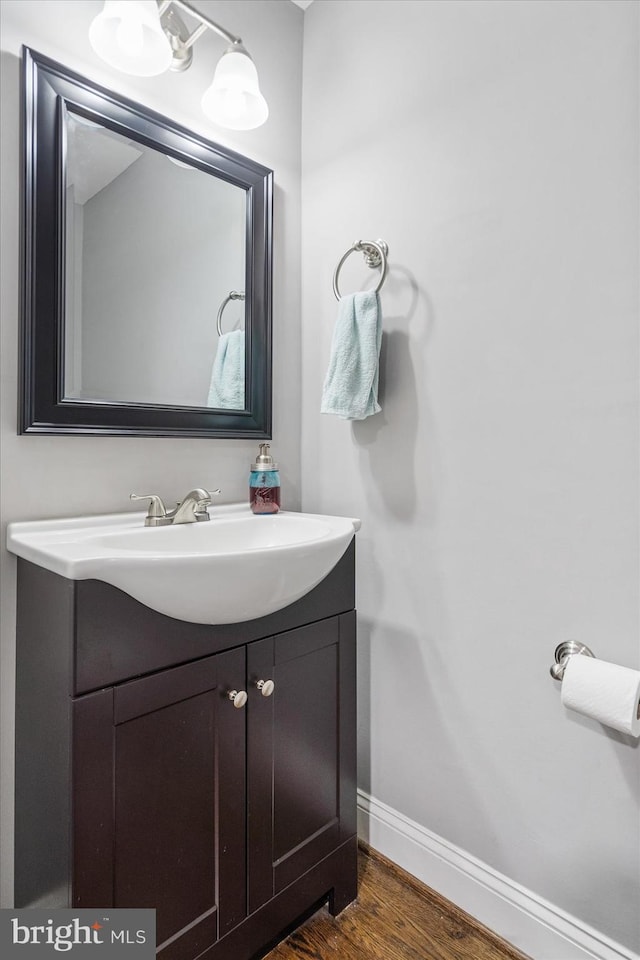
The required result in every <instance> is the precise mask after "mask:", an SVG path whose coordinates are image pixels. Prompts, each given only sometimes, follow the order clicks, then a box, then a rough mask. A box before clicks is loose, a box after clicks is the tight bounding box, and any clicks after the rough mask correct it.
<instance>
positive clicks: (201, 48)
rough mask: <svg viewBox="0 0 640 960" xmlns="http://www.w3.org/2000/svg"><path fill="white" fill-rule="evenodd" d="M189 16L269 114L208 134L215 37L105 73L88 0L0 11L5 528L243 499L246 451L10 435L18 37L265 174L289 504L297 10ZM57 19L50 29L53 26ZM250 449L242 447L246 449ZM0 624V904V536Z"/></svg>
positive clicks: (4, 829)
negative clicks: (129, 70)
mask: <svg viewBox="0 0 640 960" xmlns="http://www.w3.org/2000/svg"><path fill="white" fill-rule="evenodd" d="M199 7H200V9H201V10H202V11H203V13H208V15H209V16H210V17H211V18H212V19H214V20H217V21H219V22H220V23H222V24H223V25H224V26H225V27H227V29H229V30H231V31H233V32H235V33H238V34H240V35H241V36H242V37H243V39H244V40H245V43H246V45H247V49H248V50H249V51H250V52H251V55H252V56H253V58H254V60H255V61H256V64H257V66H258V70H259V74H260V80H261V85H262V88H263V92H264V95H265V97H266V99H267V102H268V103H269V105H270V108H271V115H270V118H269V123H268V124H267V125H265V126H263V127H261V128H259V129H258V130H255V131H250V132H246V133H237V134H234V133H231V132H230V131H223V130H221V129H216V128H214V127H213V126H212V125H211V124H209V123H208V121H207V120H206V118H205V117H204V116H203V114H202V113H201V111H200V96H201V94H202V91H203V90H204V89H205V88H206V87H207V86H208V85H209V84H210V82H211V79H212V76H213V70H214V67H215V63H216V62H217V60H218V59H219V57H220V56H221V54H222V52H223V50H224V43H223V41H222V40H220V38H217V37H215V36H214V35H210V36H209V35H208V36H207V37H203V38H202V39H200V40H199V41H198V43H197V45H196V49H195V54H194V64H193V66H192V67H191V69H190V70H189V71H187V72H186V73H184V74H166V75H163V76H161V77H154V78H149V79H143V78H134V77H125V76H124V75H123V74H116V73H114V72H113V71H110V70H109V69H108V68H107V67H106V65H104V64H102V63H101V61H99V60H98V58H97V57H96V56H95V55H94V54H93V51H92V50H91V47H90V45H89V41H88V38H87V31H88V27H89V24H90V22H91V20H92V19H93V17H94V16H95V15H96V14H97V13H98V12H99V11H100V10H101V9H102V3H101V2H98V0H71V2H59V0H46V2H44V0H43V2H40V0H31V2H29V3H24V2H22V0H5V2H3V3H2V5H1V6H0V13H1V16H2V21H1V27H2V35H1V44H2V75H1V80H2V83H1V96H2V103H1V108H2V110H1V119H2V137H1V138H0V149H1V162H2V168H1V171H0V172H1V178H0V179H1V188H2V192H1V217H2V237H1V240H2V243H1V245H0V246H1V253H2V294H1V296H2V301H1V303H0V308H1V309H0V318H1V319H0V322H1V324H2V326H1V330H0V337H1V339H0V347H1V351H0V352H1V355H2V360H1V363H2V368H1V374H2V376H1V381H2V385H1V391H2V392H1V404H2V409H1V414H0V417H1V420H0V429H1V433H0V439H1V448H0V452H1V457H2V462H1V464H0V469H1V473H2V484H1V487H0V497H1V500H0V514H1V516H2V524H3V529H4V526H5V525H6V523H7V522H9V521H11V520H17V519H25V520H26V519H30V518H36V517H53V516H69V515H73V514H78V513H80V514H82V513H105V512H109V511H118V510H123V509H124V510H126V509H128V508H129V506H130V504H129V500H128V497H129V493H130V492H131V491H135V492H137V493H148V492H157V493H159V494H161V495H162V496H164V497H166V498H167V500H168V501H169V502H171V501H173V500H176V499H179V498H180V496H181V495H183V494H184V493H185V491H186V490H188V489H189V488H190V487H192V486H194V485H196V486H205V487H206V486H214V487H215V486H220V487H221V488H222V491H223V495H224V500H225V501H233V500H244V499H245V498H246V497H247V489H248V472H249V465H250V463H251V461H252V459H253V456H254V454H255V452H256V449H257V448H256V445H255V444H254V443H249V442H245V441H240V440H235V441H234V440H229V441H226V440H225V441H221V440H204V439H201V440H197V439H195V440H190V439H189V440H172V439H153V438H148V439H134V438H122V439H120V438H117V437H106V438H104V437H103V438H96V439H92V438H90V437H40V436H17V435H16V424H17V412H16V398H17V369H18V367H17V356H18V298H19V286H18V273H19V243H18V224H19V196H20V190H19V99H18V91H19V75H20V73H19V62H18V56H19V51H20V46H21V44H23V43H24V44H27V45H29V46H32V47H33V48H34V49H35V50H38V51H39V52H41V53H44V54H46V55H48V56H51V57H53V58H54V59H56V60H58V61H60V62H61V63H64V64H66V65H67V66H69V67H71V68H72V69H75V70H77V71H78V72H80V73H82V74H84V75H85V76H88V77H91V78H92V79H94V80H96V81H98V82H99V83H102V84H103V85H105V86H109V87H111V88H112V89H115V90H117V91H119V92H120V93H122V94H124V95H125V96H128V97H130V98H132V99H134V100H137V101H138V102H141V103H144V104H147V105H148V106H149V107H151V108H152V109H154V110H157V111H158V112H159V113H162V114H164V115H166V116H170V117H173V118H174V119H175V120H177V121H178V122H179V123H182V124H183V125H185V126H187V127H191V128H192V129H194V130H197V131H198V132H199V133H202V134H204V135H205V136H208V137H209V138H210V139H212V140H214V141H216V142H218V143H223V144H226V145H227V146H229V147H231V148H232V149H234V150H236V151H238V152H240V153H244V154H246V155H248V156H250V157H252V158H253V159H255V160H257V161H258V162H259V163H263V164H264V165H265V166H268V167H271V168H272V169H274V170H275V212H274V216H275V223H276V230H275V251H274V264H275V266H274V295H273V306H274V382H275V384H276V388H275V395H274V431H273V449H274V453H275V454H276V455H277V458H278V461H279V463H280V469H281V477H282V485H283V502H284V503H285V504H286V505H287V506H289V507H293V508H296V507H298V506H299V503H300V494H299V437H300V419H299V410H300V402H299V397H300V361H299V357H300V136H301V133H300V98H299V91H300V87H301V82H302V77H301V70H302V24H303V14H302V11H301V10H299V9H298V8H296V7H295V6H294V5H293V4H292V3H290V2H289V0H247V2H243V3H234V2H233V0H215V2H214V0H211V2H208V0H199ZM62 25H64V29H63V28H62ZM254 448H256V449H254ZM0 562H1V564H2V604H1V607H2V614H1V620H0V629H1V631H2V638H1V642H0V669H1V687H0V692H1V703H0V718H1V721H2V734H1V740H0V764H1V781H0V783H1V787H0V842H1V847H2V855H1V860H2V873H1V878H0V879H1V903H2V905H3V906H5V905H7V906H8V905H10V904H11V902H12V875H13V869H12V835H13V773H12V759H13V704H14V679H13V673H14V656H15V561H14V558H13V557H11V556H10V555H9V554H7V553H6V551H5V550H4V533H3V535H2V551H1V553H0Z"/></svg>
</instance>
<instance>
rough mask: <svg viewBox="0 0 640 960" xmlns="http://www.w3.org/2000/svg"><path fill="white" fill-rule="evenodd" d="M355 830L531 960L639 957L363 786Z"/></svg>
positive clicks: (637, 959) (624, 959)
mask: <svg viewBox="0 0 640 960" xmlns="http://www.w3.org/2000/svg"><path fill="white" fill-rule="evenodd" d="M358 835H359V836H360V838H361V839H362V840H364V841H365V842H366V843H368V844H369V845H370V846H372V847H373V848H374V849H375V850H378V851H379V852H380V853H382V854H383V855H384V856H385V857H388V859H389V860H392V861H393V862H394V863H397V864H398V866H400V867H402V868H403V869H404V870H406V871H407V872H408V873H411V874H412V875H413V876H414V877H417V878H418V879H419V880H421V881H422V882H423V883H426V884H427V885H428V886H430V887H432V888H433V889H434V890H436V891H437V892H438V893H440V894H442V896H443V897H446V898H447V899H448V900H451V901H452V902H453V903H455V904H457V905H458V906H459V907H461V908H462V909H463V910H465V911H466V912H467V913H469V914H471V916H473V917H475V918H476V919H477V920H478V921H479V922H480V923H482V924H484V925H485V926H486V927H489V928H490V929H491V930H493V931H495V933H497V934H498V935H499V936H501V937H503V938H504V939H505V940H508V941H509V943H512V944H513V945H514V946H515V947H517V948H518V949H519V950H521V951H522V952H523V953H526V954H527V955H528V956H530V957H533V958H535V960H640V956H639V955H638V954H636V953H633V952H632V951H631V950H629V949H627V948H626V947H623V946H621V945H620V944H617V943H615V942H614V941H613V940H611V939H609V938H608V937H607V936H605V935H604V934H602V933H600V932H599V931H597V930H594V929H593V928H592V927H589V926H588V925H587V924H584V923H582V922H581V921H580V920H577V919H576V918H575V917H572V916H570V915H569V914H568V913H565V912H564V911H563V910H561V909H560V908H559V907H556V906H554V905H553V904H552V903H549V902H548V901H546V900H543V899H542V898H541V897H538V896H537V895H536V894H534V893H532V892H531V891H530V890H526V889H525V888H524V887H521V886H520V885H519V884H517V883H515V882H514V881H513V880H510V879H509V877H505V876H504V875H503V874H501V873H498V872H497V871H496V870H493V869H492V868H491V867H490V866H488V865H487V864H486V863H483V862H482V861H481V860H477V859H476V858H475V857H472V856H471V855H470V854H468V853H466V852H465V851H464V850H461V849H460V848H459V847H456V846H454V845H453V844H451V843H448V842H447V841H446V840H443V839H442V837H439V836H437V835H436V834H434V833H431V831H429V830H426V829H425V828H424V827H422V826H420V824H418V823H415V822H414V821H413V820H409V818H408V817H405V816H403V815H402V814H401V813H398V811H397V810H394V809H393V808H392V807H389V806H387V805H386V804H385V803H381V802H380V801H379V800H376V799H375V798H374V797H371V796H369V795H368V794H367V793H365V792H364V791H362V790H358Z"/></svg>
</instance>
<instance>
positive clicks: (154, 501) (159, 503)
mask: <svg viewBox="0 0 640 960" xmlns="http://www.w3.org/2000/svg"><path fill="white" fill-rule="evenodd" d="M129 499H130V500H150V501H151V503H150V504H149V512H148V513H147V520H148V519H149V517H166V515H167V509H166V507H165V505H164V503H163V500H162V497H159V496H158V495H157V494H156V493H145V494H144V495H143V496H141V497H139V496H138V494H137V493H131V494H130V495H129Z"/></svg>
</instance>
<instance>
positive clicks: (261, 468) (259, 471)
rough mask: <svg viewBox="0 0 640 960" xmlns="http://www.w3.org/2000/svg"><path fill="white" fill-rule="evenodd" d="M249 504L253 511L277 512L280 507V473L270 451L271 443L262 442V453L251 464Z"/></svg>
mask: <svg viewBox="0 0 640 960" xmlns="http://www.w3.org/2000/svg"><path fill="white" fill-rule="evenodd" d="M249 505H250V507H251V510H252V511H253V513H256V514H264V513H277V512H278V511H279V509H280V474H279V473H278V464H277V463H274V461H273V458H272V456H271V454H270V453H269V444H268V443H261V444H260V453H259V454H258V456H257V457H256V459H255V463H252V464H251V476H250V478H249Z"/></svg>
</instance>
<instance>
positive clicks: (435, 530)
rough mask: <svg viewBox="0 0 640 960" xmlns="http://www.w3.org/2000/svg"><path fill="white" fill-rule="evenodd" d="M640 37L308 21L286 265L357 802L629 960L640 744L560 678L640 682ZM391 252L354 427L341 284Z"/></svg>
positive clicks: (585, 13) (547, 28)
mask: <svg viewBox="0 0 640 960" xmlns="http://www.w3.org/2000/svg"><path fill="white" fill-rule="evenodd" d="M637 17H638V7H637V5H636V4H635V3H626V2H612V0H604V2H601V0H593V2H545V0H533V2H529V0H520V2H518V3H510V2H475V0H474V2H464V0H463V2H457V0H446V2H438V0H435V2H428V3H423V2H402V0H393V2H387V0H380V2H373V3H366V4H364V3H361V2H358V0H323V2H316V3H313V4H312V5H311V7H310V8H309V10H308V11H307V13H306V15H305V55H304V87H303V91H304V96H303V116H304V118H305V122H304V138H303V171H304V176H303V211H304V221H303V224H304V230H303V257H302V269H303V432H302V439H303V446H302V464H303V469H302V485H303V507H304V509H305V510H315V511H320V512H328V513H331V512H336V513H343V514H348V515H353V516H360V517H361V518H362V521H363V523H362V530H361V532H360V533H359V534H358V610H359V648H360V663H359V671H360V696H359V717H360V720H359V725H360V745H359V758H360V787H361V788H362V789H363V790H365V791H366V792H368V793H370V794H372V795H373V796H374V797H375V798H377V799H378V800H380V801H382V802H383V803H386V804H388V805H389V806H390V807H392V808H393V809H394V810H396V811H398V812H399V813H400V814H401V815H403V816H405V817H408V818H410V819H411V820H413V821H415V822H417V823H418V824H419V825H421V826H423V827H426V828H428V829H429V830H430V831H432V832H433V833H435V834H437V835H439V836H440V837H442V838H444V839H445V840H446V841H447V842H448V843H450V844H455V845H457V846H458V847H460V848H462V850H464V851H467V852H469V853H470V854H472V855H474V856H475V857H478V858H480V859H481V860H482V861H484V862H485V863H486V864H488V865H490V866H491V867H493V868H494V869H495V870H498V871H500V872H501V873H502V874H504V875H506V876H507V877H509V878H511V879H512V880H514V881H515V882H517V883H520V884H522V885H523V886H525V887H526V888H528V889H530V890H532V891H534V892H535V893H536V894H537V895H539V896H540V897H542V898H546V899H547V900H549V901H550V902H551V903H552V904H555V905H558V906H559V907H561V908H563V909H564V910H566V911H568V912H569V913H571V914H573V915H575V916H576V917H578V918H580V919H581V920H582V921H583V922H585V923H587V924H590V925H592V926H593V927H595V928H596V929H597V930H599V931H603V932H604V933H607V934H608V935H609V936H610V937H612V938H614V940H616V941H619V942H621V943H623V944H626V945H628V946H629V947H635V949H637V947H638V942H639V941H638V925H637V924H638V912H637V906H638V881H639V876H638V871H639V864H638V850H639V835H638V814H637V801H638V767H637V763H638V743H637V741H631V740H630V739H629V738H626V737H624V736H622V735H618V734H616V733H613V732H611V731H608V730H606V729H605V728H603V727H600V726H599V725H598V724H597V723H594V722H591V721H589V720H586V719H582V718H580V717H579V716H577V715H575V714H574V715H571V714H570V713H569V712H567V711H564V710H563V708H562V706H561V704H560V697H559V687H558V685H557V684H556V683H554V681H552V680H551V678H550V677H549V666H550V664H551V662H552V660H553V651H554V648H555V646H556V644H557V643H558V642H560V641H561V640H563V639H565V638H575V639H577V640H580V641H583V642H584V643H587V644H588V645H589V646H591V647H592V649H593V650H594V651H595V652H596V653H597V654H598V655H599V656H600V657H602V658H603V659H607V660H612V661H615V662H618V663H621V664H625V665H627V666H630V667H634V668H638V666H640V661H639V656H638V636H639V632H638V626H639V625H638V533H637V531H638V419H637V417H638V407H637V399H638V395H637V376H638V349H637V348H638V342H637V336H638V282H637V280H638V277H637V268H638V202H637V201H638V102H637V88H638V73H637V71H638V46H637V44H638V21H637ZM378 237H381V238H383V239H384V240H386V241H387V242H388V244H389V247H390V263H391V267H390V274H389V278H388V280H387V282H386V284H385V286H384V288H383V290H382V305H383V312H384V341H383V347H382V371H381V378H382V390H381V393H382V406H383V412H382V413H381V414H379V415H378V416H376V417H374V418H371V419H369V420H366V421H364V422H362V423H359V424H349V423H347V422H344V421H342V420H338V419H336V418H333V417H328V416H321V415H320V414H319V398H320V392H321V385H322V379H323V376H324V373H325V370H326V366H327V361H328V356H329V346H330V338H331V332H332V328H333V322H334V319H335V312H336V304H335V301H334V299H333V295H332V292H331V276H332V273H333V270H334V267H335V265H336V263H337V261H338V259H339V258H340V257H341V256H342V254H343V253H344V252H345V251H346V250H347V248H348V247H349V245H350V244H351V243H352V242H353V241H354V240H355V239H374V240H375V239H377V238H378ZM355 261H356V255H355V254H354V255H352V257H351V258H350V260H349V261H348V267H349V269H347V265H346V266H345V271H344V286H343V291H346V290H349V289H353V288H354V287H356V286H359V285H361V284H362V283H364V282H366V280H367V278H366V277H365V276H364V274H365V273H367V268H366V267H364V266H363V265H362V261H360V265H359V266H358V264H357V263H355ZM307 464H308V466H307Z"/></svg>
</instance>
